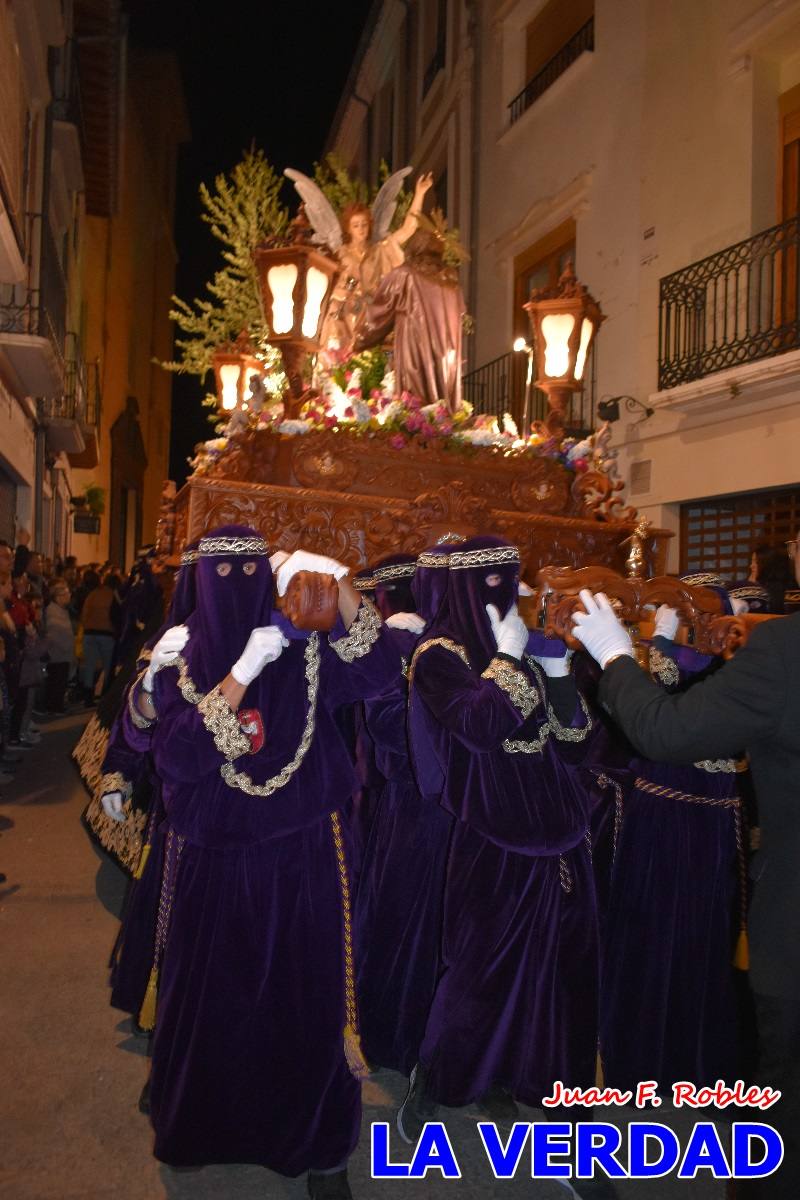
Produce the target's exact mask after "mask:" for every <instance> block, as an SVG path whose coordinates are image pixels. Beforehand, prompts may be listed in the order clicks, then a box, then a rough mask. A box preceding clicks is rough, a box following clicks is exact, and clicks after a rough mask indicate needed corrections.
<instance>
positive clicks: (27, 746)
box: [8, 738, 39, 750]
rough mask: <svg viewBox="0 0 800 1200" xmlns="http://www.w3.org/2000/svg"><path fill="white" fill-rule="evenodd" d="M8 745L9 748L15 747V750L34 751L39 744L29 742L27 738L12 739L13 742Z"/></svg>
mask: <svg viewBox="0 0 800 1200" xmlns="http://www.w3.org/2000/svg"><path fill="white" fill-rule="evenodd" d="M8 744H9V746H13V748H14V749H15V750H32V749H33V747H34V746H37V745H38V744H39V743H38V742H29V741H28V740H27V739H26V738H11V741H10V742H9V743H8Z"/></svg>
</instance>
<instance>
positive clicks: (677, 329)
mask: <svg viewBox="0 0 800 1200" xmlns="http://www.w3.org/2000/svg"><path fill="white" fill-rule="evenodd" d="M799 276H800V218H798V217H792V218H791V220H789V221H784V222H783V223H782V224H781V225H774V226H773V227H772V228H771V229H766V230H764V232H763V233H758V234H756V235H755V237H751V238H747V239H746V240H745V241H743V242H737V243H736V244H735V245H734V246H727V247H726V248H725V249H724V250H720V251H718V253H716V254H711V255H709V257H708V258H704V259H701V260H700V261H699V262H696V263H692V264H691V265H690V266H688V267H683V268H682V269H681V270H680V271H674V272H673V274H672V275H666V276H665V277H664V278H663V279H662V280H661V286H660V296H659V317H658V348H659V349H658V386H659V388H661V389H664V388H671V387H675V386H677V384H679V383H688V382H690V381H691V380H693V379H700V378H702V377H703V376H704V375H710V374H712V373H713V372H714V371H721V370H724V369H725V368H726V367H735V366H739V365H740V364H741V363H747V362H753V361H754V360H756V359H760V358H770V357H772V356H773V355H775V354H783V353H784V352H785V351H787V350H796V349H798V348H800V288H799V287H798V278H799Z"/></svg>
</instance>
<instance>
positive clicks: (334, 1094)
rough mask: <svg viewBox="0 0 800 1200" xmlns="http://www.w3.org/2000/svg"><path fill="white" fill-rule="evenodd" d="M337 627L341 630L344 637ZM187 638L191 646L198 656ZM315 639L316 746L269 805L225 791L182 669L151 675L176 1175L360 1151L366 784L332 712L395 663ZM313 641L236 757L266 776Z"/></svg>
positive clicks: (281, 758) (159, 1088)
mask: <svg viewBox="0 0 800 1200" xmlns="http://www.w3.org/2000/svg"><path fill="white" fill-rule="evenodd" d="M201 561H202V560H201ZM246 586H247V584H246V583H243V584H241V585H240V588H245V587H246ZM232 599H233V600H234V601H235V599H236V596H235V595H233V596H232ZM194 620H195V619H194V618H192V619H190V621H189V625H190V628H193V636H194V633H196V629H197V627H196V626H194V627H193V621H194ZM343 635H344V630H343V629H342V628H341V627H340V628H339V629H338V630H334V634H333V635H332V636H333V637H338V636H343ZM202 645H203V643H202V641H201V642H200V646H201V647H202ZM191 646H192V643H191V639H190V645H189V647H188V648H187V650H188V651H189V653H190V651H191ZM320 646H321V665H320V681H319V688H320V691H319V701H318V704H317V710H316V720H315V727H314V733H313V738H312V740H311V743H310V747H309V749H308V751H307V754H306V756H305V758H304V759H303V761H302V764H301V765H300V767H299V768H298V769H297V771H296V772H295V773H294V774H293V775H292V776H291V778H290V779H289V781H288V782H287V783H286V784H285V786H283V787H282V788H280V789H279V790H277V791H275V792H273V793H272V794H271V795H269V796H259V795H249V794H246V793H245V792H243V791H241V790H239V789H236V788H234V787H230V786H228V784H227V783H226V782H225V781H224V780H223V778H222V777H221V775H220V768H221V767H222V765H223V764H224V763H225V758H224V756H223V755H222V754H221V752H220V751H219V750H218V749H217V746H216V744H215V740H214V737H213V736H212V734H211V733H210V732H209V731H208V730H207V729H206V727H205V725H204V721H203V718H202V715H201V713H200V712H199V711H198V709H197V707H195V705H193V704H191V703H189V702H187V700H185V699H184V698H183V696H182V694H181V692H180V690H179V689H178V686H177V680H176V672H175V671H174V670H169V669H165V670H162V671H161V672H160V673H159V675H158V676H157V677H156V688H155V702H156V708H157V711H158V716H159V719H158V724H157V726H156V728H155V732H154V733H153V753H154V757H155V762H156V767H157V770H158V772H159V775H160V776H161V779H162V783H163V799H164V807H165V810H166V819H167V822H168V824H169V828H170V830H171V831H172V832H173V833H174V835H175V836H176V837H179V838H180V839H182V843H181V846H182V848H181V851H180V856H179V859H178V862H177V870H176V882H175V887H174V894H173V896H172V900H171V909H170V915H169V927H168V934H167V938H166V945H165V949H164V955H163V961H162V964H161V975H160V985H159V996H158V1010H157V1023H156V1030H155V1035H154V1041H153V1067H152V1077H151V1112H152V1121H153V1125H154V1128H155V1132H156V1140H155V1154H156V1157H157V1158H159V1159H161V1160H163V1161H165V1162H169V1163H171V1164H173V1165H177V1166H189V1165H198V1164H206V1163H214V1162H216V1163H223V1162H249V1163H259V1164H261V1165H263V1166H265V1167H269V1168H271V1169H272V1170H275V1171H278V1172H280V1173H281V1174H286V1175H297V1174H299V1173H301V1172H303V1171H306V1170H308V1169H309V1168H317V1169H326V1168H333V1167H336V1166H338V1165H339V1164H341V1163H342V1162H343V1161H345V1160H346V1159H347V1157H348V1156H349V1154H350V1153H351V1152H352V1150H353V1148H354V1147H355V1145H356V1143H357V1141H358V1136H359V1129H360V1120H361V1107H360V1089H359V1085H358V1082H357V1081H356V1079H355V1078H354V1077H353V1076H352V1075H351V1073H350V1070H349V1068H348V1066H347V1062H346V1059H345V1055H344V1047H343V1036H342V1035H343V1029H344V1026H345V1000H344V994H345V979H344V951H343V916H342V895H341V879H340V871H339V865H338V861H337V854H336V847H335V844H334V837H333V830H332V822H331V814H332V813H334V812H336V811H337V810H338V809H340V808H341V807H342V806H343V804H345V803H346V802H347V801H348V799H349V797H350V795H351V794H352V792H353V790H354V788H355V786H356V780H355V777H354V773H353V767H352V762H351V759H350V756H349V754H348V752H347V749H346V747H345V746H344V744H343V743H342V741H341V738H340V736H339V734H338V731H337V728H336V724H335V721H334V717H333V709H334V708H335V707H336V705H338V704H341V703H353V702H355V701H356V700H357V699H359V698H363V697H366V696H370V695H372V694H375V693H376V692H378V691H380V690H381V689H384V688H386V687H387V686H389V685H391V684H392V683H393V682H394V680H395V679H396V678H397V676H398V674H399V668H400V663H399V656H398V654H397V651H396V648H395V647H394V645H393V643H392V642H391V640H390V639H388V638H386V637H385V635H384V634H383V632H381V633H379V635H378V638H377V641H375V642H374V644H373V645H372V647H371V648H370V650H369V652H368V653H367V654H365V655H364V656H363V657H360V658H356V659H355V660H354V661H352V662H349V663H345V662H343V661H341V660H340V658H339V657H338V656H337V654H336V653H335V652H334V650H333V649H332V648H331V647H330V646H329V645H328V642H327V640H326V639H324V638H323V639H320ZM305 647H306V640H305V639H304V640H300V639H298V640H294V641H292V642H291V644H290V645H289V647H288V648H286V649H285V650H284V651H283V653H282V654H281V656H280V658H279V659H278V660H277V661H276V662H275V663H271V664H269V665H268V666H267V667H266V668H265V670H264V671H263V672H262V674H261V675H260V676H259V677H258V679H257V680H256V681H255V682H254V684H252V685H251V686H250V687H249V688H248V691H247V693H246V696H245V699H244V701H243V704H242V708H249V707H258V708H259V710H260V711H261V713H262V717H263V721H264V727H265V742H264V747H263V749H261V750H260V751H259V752H258V753H256V754H253V755H247V756H245V757H244V758H240V759H237V760H235V764H234V765H235V767H236V769H237V770H239V771H242V770H243V771H246V772H247V773H248V774H249V775H251V776H252V778H253V779H254V780H255V782H256V783H261V782H263V781H264V780H265V779H267V778H271V777H274V776H275V775H276V774H277V773H278V772H279V771H280V770H281V769H282V768H283V767H284V766H285V765H286V764H287V763H288V762H289V761H290V760H291V759H292V757H293V755H294V753H295V751H296V749H297V747H298V745H299V743H300V740H301V736H302V732H303V729H304V726H305V721H306V712H307V704H306V683H305V668H304V652H305ZM212 654H213V647H212ZM187 657H189V662H190V666H191V657H190V656H189V655H187ZM197 661H199V662H202V661H203V660H202V657H201V658H200V659H199V660H197ZM196 682H198V683H199V685H201V686H203V687H208V686H209V682H210V681H209V680H208V679H203V678H198V680H196ZM345 838H346V830H345ZM344 849H345V854H347V850H348V847H347V846H345V847H344Z"/></svg>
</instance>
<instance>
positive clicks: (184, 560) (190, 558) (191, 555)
mask: <svg viewBox="0 0 800 1200" xmlns="http://www.w3.org/2000/svg"><path fill="white" fill-rule="evenodd" d="M199 557H200V555H199V554H198V553H197V551H196V550H184V552H183V554H182V555H181V566H182V567H190V566H191V565H192V563H196V562H197V560H198V558H199Z"/></svg>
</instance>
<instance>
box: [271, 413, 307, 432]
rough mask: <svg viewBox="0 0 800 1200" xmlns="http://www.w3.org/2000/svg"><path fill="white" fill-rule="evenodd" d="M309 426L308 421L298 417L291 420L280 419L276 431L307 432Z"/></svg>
mask: <svg viewBox="0 0 800 1200" xmlns="http://www.w3.org/2000/svg"><path fill="white" fill-rule="evenodd" d="M310 428H311V422H310V421H303V420H301V419H300V418H299V417H298V418H296V419H295V420H292V421H281V423H280V425H279V426H278V433H308V431H309V429H310Z"/></svg>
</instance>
